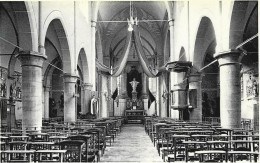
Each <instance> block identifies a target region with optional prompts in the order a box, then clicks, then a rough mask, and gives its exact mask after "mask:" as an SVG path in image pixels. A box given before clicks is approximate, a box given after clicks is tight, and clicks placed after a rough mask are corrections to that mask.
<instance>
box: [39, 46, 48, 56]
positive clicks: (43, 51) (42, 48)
mask: <svg viewBox="0 0 260 163" xmlns="http://www.w3.org/2000/svg"><path fill="white" fill-rule="evenodd" d="M38 51H39V52H40V53H42V54H43V55H45V54H46V53H45V52H46V51H45V47H44V46H43V45H39V46H38Z"/></svg>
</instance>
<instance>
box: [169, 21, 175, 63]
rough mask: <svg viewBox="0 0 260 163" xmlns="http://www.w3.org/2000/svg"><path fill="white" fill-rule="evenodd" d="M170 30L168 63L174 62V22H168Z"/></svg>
mask: <svg viewBox="0 0 260 163" xmlns="http://www.w3.org/2000/svg"><path fill="white" fill-rule="evenodd" d="M169 30H170V61H174V50H175V49H174V20H173V19H172V20H169Z"/></svg>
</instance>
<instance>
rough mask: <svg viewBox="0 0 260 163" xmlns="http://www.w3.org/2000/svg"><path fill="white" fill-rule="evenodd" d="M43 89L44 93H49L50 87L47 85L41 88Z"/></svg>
mask: <svg viewBox="0 0 260 163" xmlns="http://www.w3.org/2000/svg"><path fill="white" fill-rule="evenodd" d="M43 88H44V92H49V91H50V89H51V86H50V85H48V86H43Z"/></svg>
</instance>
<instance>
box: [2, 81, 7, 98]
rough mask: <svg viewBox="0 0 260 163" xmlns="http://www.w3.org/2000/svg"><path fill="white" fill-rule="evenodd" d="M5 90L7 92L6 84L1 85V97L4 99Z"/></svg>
mask: <svg viewBox="0 0 260 163" xmlns="http://www.w3.org/2000/svg"><path fill="white" fill-rule="evenodd" d="M6 90H7V87H6V84H5V83H3V84H1V97H6Z"/></svg>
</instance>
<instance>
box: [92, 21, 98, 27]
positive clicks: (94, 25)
mask: <svg viewBox="0 0 260 163" xmlns="http://www.w3.org/2000/svg"><path fill="white" fill-rule="evenodd" d="M96 25H97V22H96V21H93V20H91V27H93V28H96Z"/></svg>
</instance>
